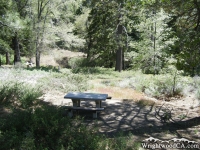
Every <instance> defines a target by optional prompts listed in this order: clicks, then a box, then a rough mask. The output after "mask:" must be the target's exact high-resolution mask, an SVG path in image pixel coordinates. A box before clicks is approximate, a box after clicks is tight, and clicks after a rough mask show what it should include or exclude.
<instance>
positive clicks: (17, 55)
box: [12, 32, 21, 64]
mask: <svg viewBox="0 0 200 150" xmlns="http://www.w3.org/2000/svg"><path fill="white" fill-rule="evenodd" d="M12 42H13V46H14V64H16V63H17V62H21V57H20V49H19V41H18V35H17V32H16V33H15V36H14V38H13V40H12Z"/></svg>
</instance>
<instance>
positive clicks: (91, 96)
mask: <svg viewBox="0 0 200 150" xmlns="http://www.w3.org/2000/svg"><path fill="white" fill-rule="evenodd" d="M64 98H69V99H77V100H79V99H83V100H106V99H107V98H108V94H101V93H82V92H69V93H67V95H65V96H64Z"/></svg>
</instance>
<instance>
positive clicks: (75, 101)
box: [72, 99, 81, 107]
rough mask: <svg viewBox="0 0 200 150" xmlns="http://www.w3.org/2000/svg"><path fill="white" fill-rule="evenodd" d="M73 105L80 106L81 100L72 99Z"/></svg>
mask: <svg viewBox="0 0 200 150" xmlns="http://www.w3.org/2000/svg"><path fill="white" fill-rule="evenodd" d="M72 103H73V107H80V104H81V100H77V99H72Z"/></svg>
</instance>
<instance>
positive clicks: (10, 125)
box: [0, 105, 101, 150]
mask: <svg viewBox="0 0 200 150" xmlns="http://www.w3.org/2000/svg"><path fill="white" fill-rule="evenodd" d="M62 114H63V108H59V107H55V106H49V105H42V106H40V107H37V108H36V109H35V111H34V112H31V111H29V110H24V111H20V110H15V111H14V112H13V113H12V114H10V115H9V116H8V117H7V118H6V119H0V131H1V132H0V133H1V134H0V143H1V145H0V149H30V150H32V149H39V150H40V149H41V150H43V149H53V150H57V149H58V150H60V149H69V150H76V149H88V150H93V149H97V148H98V146H99V141H100V140H101V136H99V135H98V134H97V133H96V132H95V129H92V128H88V127H86V125H84V124H83V122H82V120H81V119H80V118H75V119H73V120H72V119H69V118H68V117H66V116H63V115H62ZM5 141H6V142H5Z"/></svg>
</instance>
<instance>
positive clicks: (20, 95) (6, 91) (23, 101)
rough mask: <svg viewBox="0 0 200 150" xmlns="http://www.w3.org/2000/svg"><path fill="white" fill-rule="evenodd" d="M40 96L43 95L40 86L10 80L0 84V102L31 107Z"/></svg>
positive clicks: (12, 105) (13, 105)
mask: <svg viewBox="0 0 200 150" xmlns="http://www.w3.org/2000/svg"><path fill="white" fill-rule="evenodd" d="M40 96H42V92H41V91H40V90H39V88H37V87H31V85H28V84H25V83H22V82H14V81H10V82H5V83H3V84H2V85H1V86H0V103H1V104H2V105H7V106H11V107H13V108H15V107H21V108H28V107H31V106H32V105H33V103H34V101H36V100H37V98H39V97H40Z"/></svg>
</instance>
